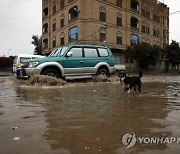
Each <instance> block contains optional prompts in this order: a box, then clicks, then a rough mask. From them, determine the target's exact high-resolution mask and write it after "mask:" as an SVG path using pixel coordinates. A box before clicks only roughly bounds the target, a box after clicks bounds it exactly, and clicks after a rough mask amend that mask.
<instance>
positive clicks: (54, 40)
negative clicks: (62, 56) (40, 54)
mask: <svg viewBox="0 0 180 154" xmlns="http://www.w3.org/2000/svg"><path fill="white" fill-rule="evenodd" d="M52 44H53V45H52V47H53V48H55V47H56V36H53V42H52Z"/></svg>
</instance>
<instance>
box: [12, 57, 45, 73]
mask: <svg viewBox="0 0 180 154" xmlns="http://www.w3.org/2000/svg"><path fill="white" fill-rule="evenodd" d="M44 57H45V56H41V55H32V54H19V55H17V56H15V59H14V62H13V73H16V71H17V70H19V69H21V66H22V65H23V62H24V61H26V60H29V59H36V58H44Z"/></svg>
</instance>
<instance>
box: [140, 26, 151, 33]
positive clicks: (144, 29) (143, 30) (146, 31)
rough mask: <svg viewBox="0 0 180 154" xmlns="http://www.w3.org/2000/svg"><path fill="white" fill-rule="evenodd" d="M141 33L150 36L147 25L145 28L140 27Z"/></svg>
mask: <svg viewBox="0 0 180 154" xmlns="http://www.w3.org/2000/svg"><path fill="white" fill-rule="evenodd" d="M142 33H144V34H150V28H149V26H148V25H147V26H144V25H142Z"/></svg>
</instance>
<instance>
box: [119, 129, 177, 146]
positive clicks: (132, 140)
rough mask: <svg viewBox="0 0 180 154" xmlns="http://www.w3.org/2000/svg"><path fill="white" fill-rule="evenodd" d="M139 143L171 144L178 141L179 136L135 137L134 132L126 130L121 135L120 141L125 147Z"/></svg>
mask: <svg viewBox="0 0 180 154" xmlns="http://www.w3.org/2000/svg"><path fill="white" fill-rule="evenodd" d="M137 142H138V143H140V144H171V143H176V144H179V143H180V137H136V134H135V133H134V132H128V133H126V134H124V136H123V137H122V143H123V145H124V147H125V148H126V149H128V148H131V147H133V146H134V145H135V144H136V143H137Z"/></svg>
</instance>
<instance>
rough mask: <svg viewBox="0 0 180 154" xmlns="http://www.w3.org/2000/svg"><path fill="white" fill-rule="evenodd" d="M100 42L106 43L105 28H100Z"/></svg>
mask: <svg viewBox="0 0 180 154" xmlns="http://www.w3.org/2000/svg"><path fill="white" fill-rule="evenodd" d="M99 38H100V42H105V41H106V30H105V28H100V36H99Z"/></svg>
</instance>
